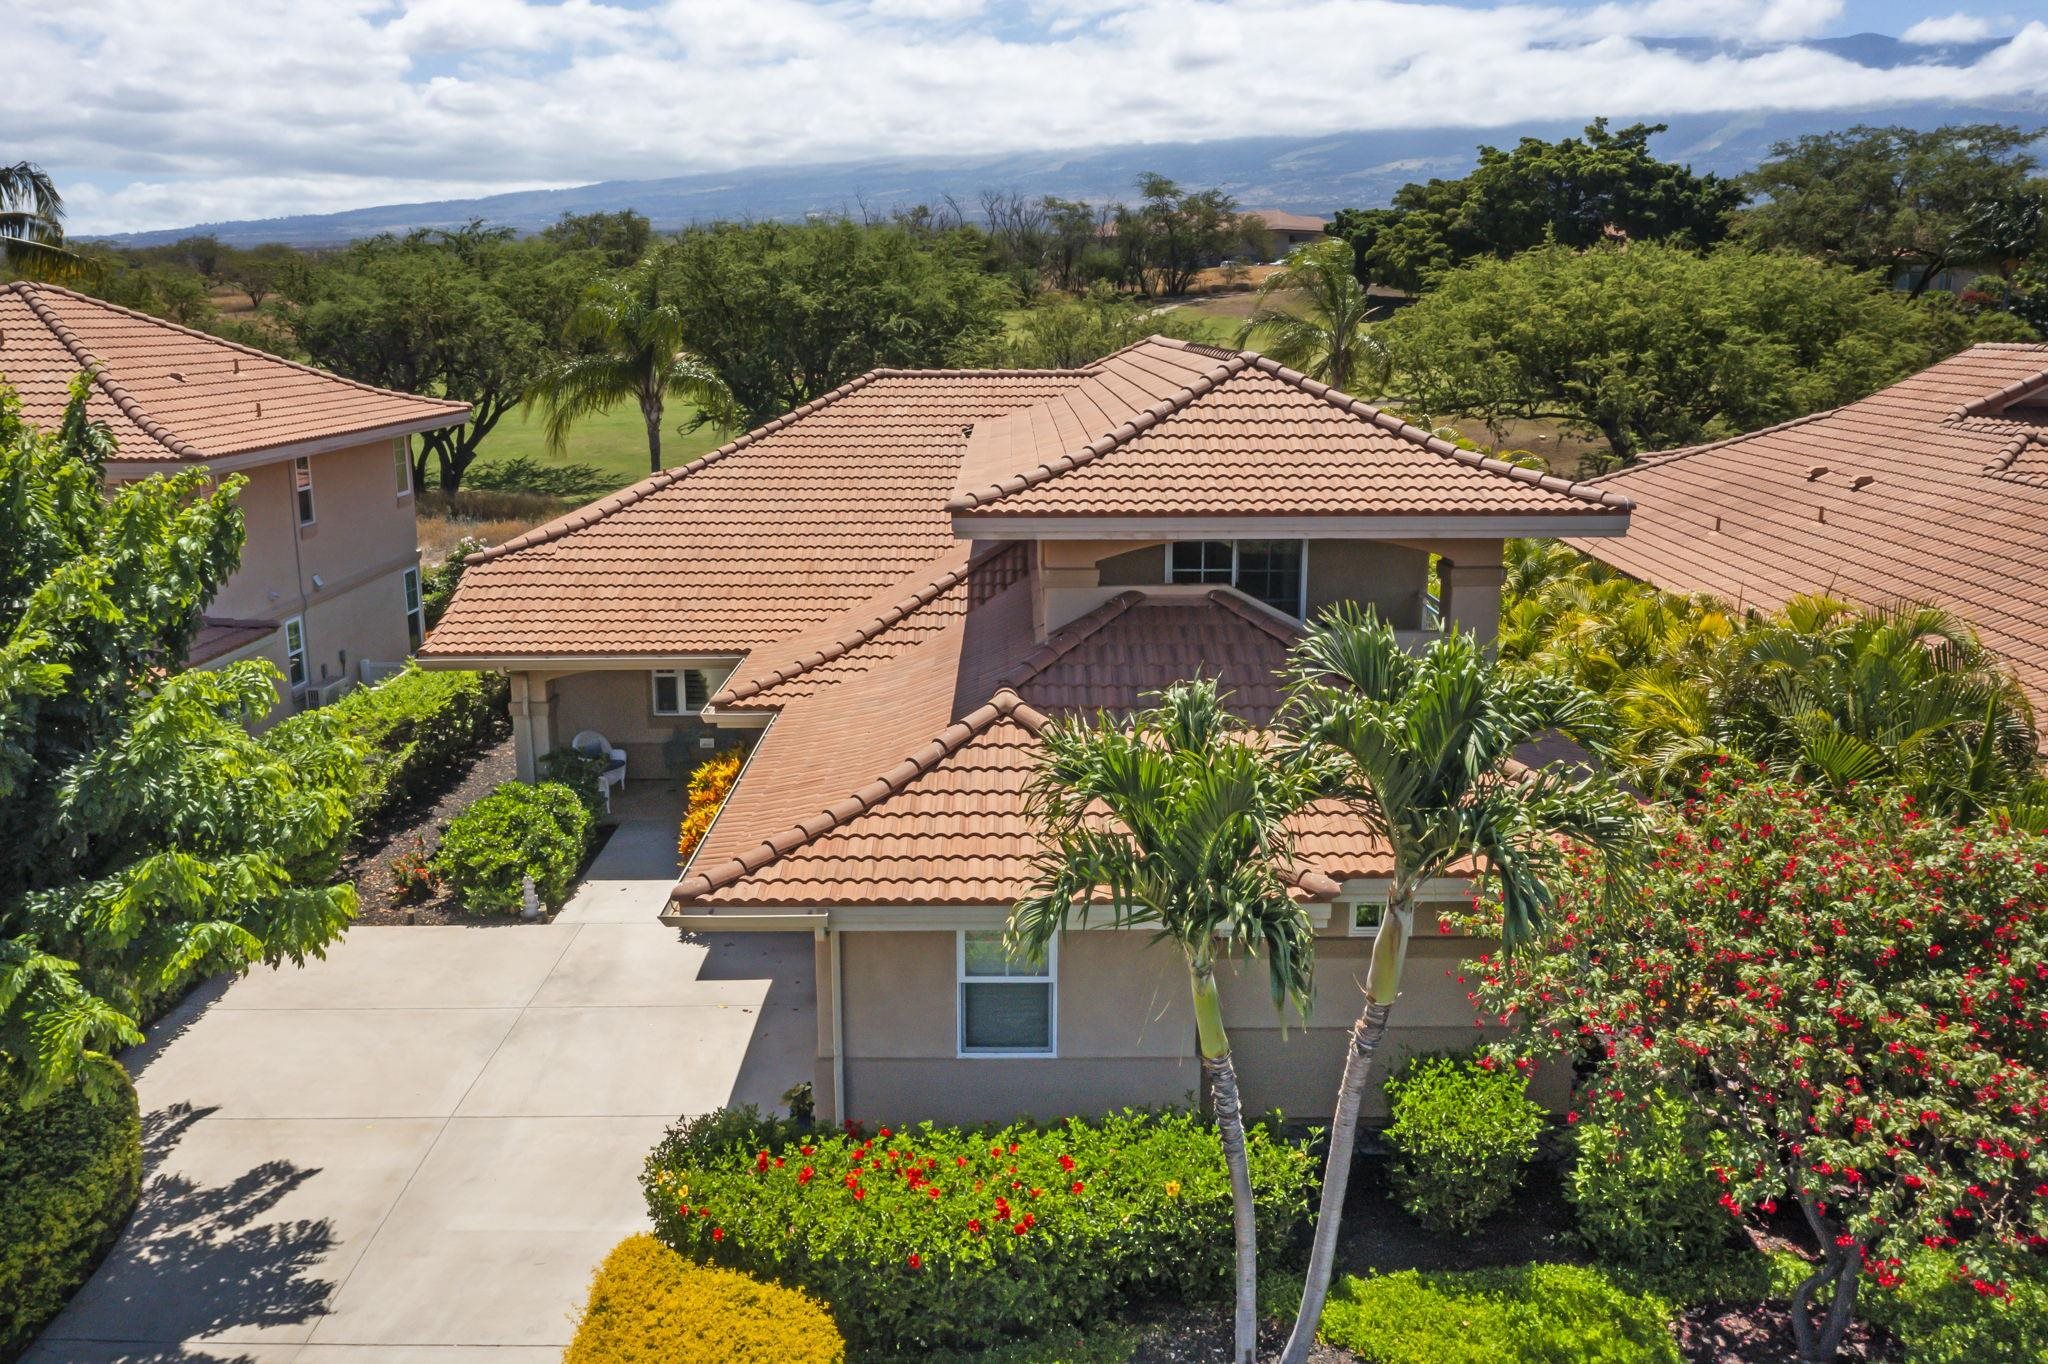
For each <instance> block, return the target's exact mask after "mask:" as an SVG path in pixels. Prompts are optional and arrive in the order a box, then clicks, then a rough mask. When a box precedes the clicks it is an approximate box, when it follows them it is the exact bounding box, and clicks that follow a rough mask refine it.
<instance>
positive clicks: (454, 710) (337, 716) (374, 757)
mask: <svg viewBox="0 0 2048 1364" xmlns="http://www.w3.org/2000/svg"><path fill="white" fill-rule="evenodd" d="M505 693H506V681H505V678H504V676H503V675H502V674H499V673H475V672H428V671H427V670H425V669H424V668H421V667H419V666H418V665H417V664H407V665H406V668H405V671H403V672H401V673H397V674H394V675H393V676H391V677H387V678H385V679H384V680H383V681H382V682H379V683H378V684H377V685H376V686H374V687H358V688H356V689H355V690H354V691H352V692H349V693H347V694H346V695H344V696H343V697H342V698H341V700H339V701H337V702H335V703H334V704H333V705H331V706H326V707H323V708H322V709H321V712H320V715H321V718H320V720H319V721H317V722H316V721H315V720H314V718H313V717H312V716H311V715H310V714H307V715H295V716H292V717H291V718H289V719H287V720H284V721H283V722H281V723H280V724H278V725H277V726H276V727H275V728H273V729H272V730H271V734H272V735H275V736H277V739H276V740H275V741H274V742H283V741H284V740H285V739H286V738H287V737H288V736H290V735H291V734H292V733H293V732H294V730H295V729H297V728H301V727H305V726H310V725H313V724H315V723H323V724H332V725H334V726H335V732H336V734H337V735H338V737H340V738H342V739H344V740H346V741H347V742H348V743H349V744H350V745H351V746H352V747H354V748H355V749H356V751H357V752H359V753H361V754H362V757H363V768H364V772H363V783H362V785H361V786H360V787H359V788H357V790H356V796H355V813H356V818H357V819H358V820H359V821H361V822H363V823H371V822H374V821H375V820H377V819H379V818H381V817H382V816H384V815H385V814H388V813H390V812H391V811H393V810H397V809H402V808H404V807H406V806H411V805H418V804H423V803H425V802H426V801H427V800H428V799H430V798H431V797H432V796H434V795H435V794H436V793H437V792H438V791H439V790H440V789H441V787H442V785H443V784H444V783H445V781H446V779H447V776H448V774H449V772H450V771H451V770H452V769H454V768H455V767H457V766H459V765H460V764H462V763H464V762H466V761H467V760H468V759H470V758H471V757H473V756H475V754H476V752H477V750H478V749H480V748H482V747H483V746H485V745H486V744H489V743H490V742H491V740H492V738H493V736H494V732H495V730H496V727H497V719H498V716H499V715H501V714H503V712H504V710H505V704H506V701H505Z"/></svg>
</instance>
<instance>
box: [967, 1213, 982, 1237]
mask: <svg viewBox="0 0 2048 1364" xmlns="http://www.w3.org/2000/svg"><path fill="white" fill-rule="evenodd" d="M967 1229H968V1230H969V1231H971V1232H973V1233H974V1234H975V1235H976V1236H979V1235H981V1219H980V1218H979V1217H970V1218H968V1219H967Z"/></svg>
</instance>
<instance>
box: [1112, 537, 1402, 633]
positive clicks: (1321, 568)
mask: <svg viewBox="0 0 2048 1364" xmlns="http://www.w3.org/2000/svg"><path fill="white" fill-rule="evenodd" d="M1098 572H1099V573H1100V575H1101V579H1100V581H1101V583H1102V585H1103V586H1105V587H1150V586H1155V585H1157V584H1159V583H1162V582H1164V581H1166V547H1165V546H1164V545H1146V546H1144V547H1143V548H1141V549H1134V550H1129V551H1126V552H1125V553H1122V554H1118V555H1114V556H1112V557H1110V558H1107V559H1104V560H1102V561H1101V563H1100V564H1099V565H1098ZM1428 586H1429V556H1428V555H1427V554H1425V553H1423V552H1421V551H1420V550H1416V549H1411V548H1409V547H1407V546H1405V545H1394V544H1388V543H1386V542H1384V541H1380V540H1311V541H1309V542H1308V612H1309V615H1310V616H1314V615H1315V614H1316V613H1317V612H1318V611H1320V610H1322V609H1323V608H1324V607H1325V606H1328V605H1329V604H1330V603H1331V602H1335V601H1345V600H1350V601H1356V602H1360V603H1364V604H1370V605H1371V606H1373V607H1374V608H1375V609H1377V610H1378V612H1379V613H1380V616H1381V618H1382V619H1384V620H1387V621H1391V622H1392V623H1393V625H1394V626H1395V628H1396V629H1401V630H1414V629H1419V628H1420V627H1421V625H1422V597H1423V594H1424V592H1426V591H1427V590H1428Z"/></svg>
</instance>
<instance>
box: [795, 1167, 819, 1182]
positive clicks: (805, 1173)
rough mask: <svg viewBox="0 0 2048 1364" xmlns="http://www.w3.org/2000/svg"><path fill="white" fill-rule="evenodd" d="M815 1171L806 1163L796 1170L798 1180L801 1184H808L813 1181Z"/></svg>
mask: <svg viewBox="0 0 2048 1364" xmlns="http://www.w3.org/2000/svg"><path fill="white" fill-rule="evenodd" d="M815 1173H817V1172H816V1171H815V1170H813V1169H811V1167H810V1166H808V1165H806V1166H804V1168H803V1169H801V1170H798V1171H797V1172H796V1182H797V1183H799V1184H808V1183H810V1182H811V1176H812V1175H813V1174H815Z"/></svg>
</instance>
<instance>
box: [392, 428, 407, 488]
mask: <svg viewBox="0 0 2048 1364" xmlns="http://www.w3.org/2000/svg"><path fill="white" fill-rule="evenodd" d="M391 472H392V474H393V476H394V477H396V478H397V480H398V495H399V496H400V497H404V496H406V495H407V494H409V493H411V492H412V451H410V450H408V449H406V448H405V437H403V436H397V437H394V438H393V439H392V442H391Z"/></svg>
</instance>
